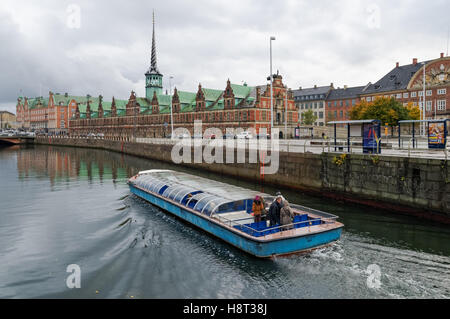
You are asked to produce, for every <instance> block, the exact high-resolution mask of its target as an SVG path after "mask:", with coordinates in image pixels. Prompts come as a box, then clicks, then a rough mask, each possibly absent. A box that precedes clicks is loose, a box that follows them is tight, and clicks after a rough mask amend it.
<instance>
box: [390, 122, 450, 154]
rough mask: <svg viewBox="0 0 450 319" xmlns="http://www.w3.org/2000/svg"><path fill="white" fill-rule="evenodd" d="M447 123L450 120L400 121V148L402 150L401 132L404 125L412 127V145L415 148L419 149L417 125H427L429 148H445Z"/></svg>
mask: <svg viewBox="0 0 450 319" xmlns="http://www.w3.org/2000/svg"><path fill="white" fill-rule="evenodd" d="M447 121H450V119H436V120H404V121H398V147H399V148H401V138H402V136H401V132H402V124H403V125H405V124H410V125H412V138H411V139H412V145H413V148H416V147H417V142H416V134H415V125H416V124H419V125H418V126H419V127H420V124H421V123H425V128H426V132H427V134H426V135H427V140H428V148H441V149H442V148H445V147H446V145H447V135H448V132H447Z"/></svg>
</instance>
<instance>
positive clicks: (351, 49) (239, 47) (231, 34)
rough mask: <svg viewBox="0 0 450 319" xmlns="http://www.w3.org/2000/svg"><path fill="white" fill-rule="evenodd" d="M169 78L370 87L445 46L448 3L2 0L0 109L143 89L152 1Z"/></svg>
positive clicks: (193, 82)
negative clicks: (26, 100) (30, 100)
mask: <svg viewBox="0 0 450 319" xmlns="http://www.w3.org/2000/svg"><path fill="white" fill-rule="evenodd" d="M153 9H154V10H155V16H156V47H157V60H158V67H159V70H160V72H161V73H162V74H163V75H164V81H163V83H164V86H165V88H168V86H169V76H173V77H174V78H173V80H172V87H173V86H176V87H177V88H178V89H180V90H189V91H196V90H197V86H198V84H199V83H201V84H202V86H203V87H208V88H216V89H224V88H225V85H226V81H227V79H228V78H229V79H230V80H231V82H232V83H237V84H240V83H243V81H245V82H247V83H248V84H249V85H261V84H265V83H267V82H266V77H267V76H268V75H269V70H270V68H269V61H270V60H269V38H270V36H275V37H276V40H275V41H273V70H274V72H276V70H279V71H280V73H281V74H282V75H283V80H284V81H285V83H286V84H287V85H288V86H289V87H291V88H298V87H300V86H302V87H310V86H314V85H315V84H317V85H319V86H321V85H329V84H330V83H331V82H333V83H334V85H335V87H343V86H344V85H349V86H357V85H365V84H367V83H368V82H369V81H370V82H375V81H377V80H378V79H379V78H380V77H381V76H383V75H384V74H386V73H387V72H389V71H390V70H391V69H392V68H393V67H394V66H395V63H396V62H397V61H398V62H400V64H409V63H411V60H412V58H418V59H419V61H420V60H427V59H433V58H438V57H439V54H440V52H444V53H446V52H447V46H448V44H447V39H448V27H449V25H450V22H449V13H450V2H449V1H448V0H428V1H419V0H397V1H395V2H394V1H388V0H383V1H377V0H373V1H350V0H339V1H336V0H332V1H328V0H323V1H322V0H315V1H301V0H287V1H284V0H277V1H273V0H270V1H265V0H258V1H256V0H255V1H250V0H238V1H235V0H226V1H218V0H214V1H211V0H195V1H181V0H176V1H171V0H165V1H149V0H146V1H144V0H142V1H140V0H134V1H114V0H113V1H111V0H108V1H106V0H101V1H100V0H96V1H92V0H90V1H76V0H72V1H64V0H63V1H61V0H58V1H56V0H40V1H31V0H30V1H21V0H1V2H0V43H1V49H0V109H7V110H10V111H13V112H15V103H16V99H17V96H18V95H24V96H28V97H33V96H39V95H40V94H42V95H48V91H49V90H51V91H53V92H60V93H64V92H68V93H69V94H72V95H86V94H90V95H93V96H98V95H99V94H102V95H103V96H104V99H105V100H111V98H112V96H113V95H114V96H115V97H116V98H121V99H127V98H128V97H129V95H130V92H131V90H135V91H136V92H137V94H138V96H144V94H145V91H144V79H145V78H144V73H145V72H146V70H147V69H148V67H149V65H150V54H151V34H152V10H153Z"/></svg>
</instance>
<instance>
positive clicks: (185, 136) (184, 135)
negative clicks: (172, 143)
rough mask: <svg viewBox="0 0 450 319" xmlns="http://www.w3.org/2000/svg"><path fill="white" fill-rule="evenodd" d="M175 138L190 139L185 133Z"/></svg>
mask: <svg viewBox="0 0 450 319" xmlns="http://www.w3.org/2000/svg"><path fill="white" fill-rule="evenodd" d="M175 137H176V138H180V139H181V138H190V137H191V136H190V135H189V134H187V133H183V134H178V135H176V136H175Z"/></svg>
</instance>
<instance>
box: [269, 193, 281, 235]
mask: <svg viewBox="0 0 450 319" xmlns="http://www.w3.org/2000/svg"><path fill="white" fill-rule="evenodd" d="M282 200H283V199H282V196H281V195H278V196H277V197H276V199H275V200H274V201H273V202H272V204H271V205H270V208H269V220H270V227H273V226H275V225H277V224H280V210H281V207H283V206H282Z"/></svg>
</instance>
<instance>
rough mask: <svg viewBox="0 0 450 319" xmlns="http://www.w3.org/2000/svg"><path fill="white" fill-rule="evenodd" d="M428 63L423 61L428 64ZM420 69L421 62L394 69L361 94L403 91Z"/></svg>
mask: <svg viewBox="0 0 450 319" xmlns="http://www.w3.org/2000/svg"><path fill="white" fill-rule="evenodd" d="M428 62H430V61H425V63H428ZM421 68H422V62H418V63H416V64H407V65H402V66H398V67H395V68H394V69H392V70H391V71H390V72H389V73H388V74H386V75H385V76H383V77H382V78H381V79H380V80H378V81H377V82H375V83H374V84H371V85H369V87H368V88H367V89H366V90H365V91H364V92H363V94H374V93H382V92H388V91H396V90H405V89H406V88H407V86H408V83H409V81H410V80H411V78H412V77H413V76H414V74H416V73H417V71H419V70H420V69H421Z"/></svg>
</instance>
